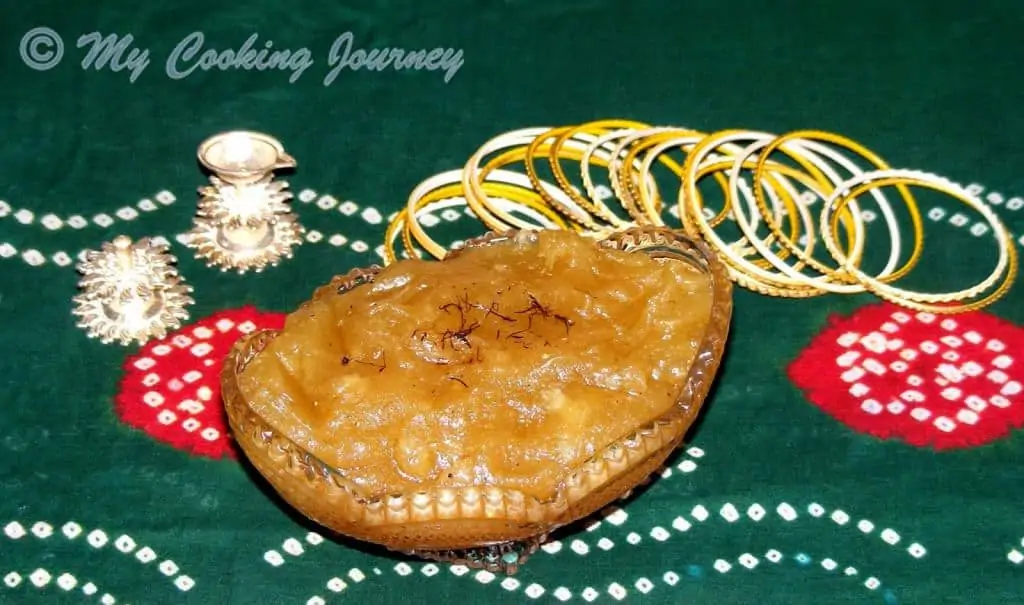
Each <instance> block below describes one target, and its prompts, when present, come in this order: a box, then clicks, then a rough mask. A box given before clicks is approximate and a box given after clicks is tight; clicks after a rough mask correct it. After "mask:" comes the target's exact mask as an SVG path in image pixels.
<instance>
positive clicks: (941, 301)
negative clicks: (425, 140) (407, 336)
mask: <svg viewBox="0 0 1024 605" xmlns="http://www.w3.org/2000/svg"><path fill="white" fill-rule="evenodd" d="M672 151H678V152H682V154H683V156H682V157H683V160H682V161H676V160H674V159H672V158H671V157H670V152H672ZM843 152H845V153H843ZM851 154H852V155H853V156H856V157H858V158H859V159H860V162H859V163H857V162H854V161H853V160H852V159H851V157H850V155H851ZM485 159H486V163H484V162H485ZM565 160H570V161H572V162H577V163H578V164H579V167H580V174H579V176H580V179H581V182H582V187H578V186H575V185H573V184H572V183H570V181H569V178H568V177H567V175H566V172H565V170H564V168H563V161H565ZM542 162H544V163H545V164H546V167H547V170H548V172H550V174H551V175H552V177H551V179H550V180H549V181H545V180H542V179H541V177H540V175H539V174H538V172H539V170H540V169H541V163H542ZM516 163H519V164H521V165H524V166H525V170H522V171H520V172H515V171H512V170H510V169H508V167H509V166H510V165H511V164H516ZM656 163H657V164H658V165H660V166H662V167H664V168H666V169H667V170H668V171H670V172H671V174H672V175H673V180H674V179H676V178H677V179H678V182H679V191H678V195H677V198H676V202H675V204H676V206H675V214H677V215H678V217H679V220H680V221H681V228H682V229H683V231H685V232H686V233H687V234H688V235H690V236H693V237H699V238H701V239H703V240H704V241H706V242H707V243H708V244H710V245H711V246H712V247H713V248H714V249H715V250H716V251H717V252H718V254H719V257H720V258H721V260H722V261H723V262H724V263H725V265H726V266H727V267H728V270H729V275H730V277H731V279H732V280H733V281H735V282H736V283H737V284H738V285H740V286H742V287H744V288H747V289H749V290H752V291H755V292H759V293H762V294H766V295H769V296H779V297H789V298H807V297H811V296H818V295H821V294H826V293H837V294H854V293H860V292H870V293H873V294H874V295H876V296H878V297H880V298H882V299H885V300H888V301H890V302H893V303H895V304H899V305H902V306H904V307H908V308H910V309H914V310H918V311H924V312H932V313H943V314H949V313H960V312H965V311H971V310H975V309H980V308H982V307H985V306H987V305H989V304H991V303H993V302H994V301H996V300H998V299H999V298H1001V297H1002V296H1003V295H1005V294H1006V292H1007V291H1008V290H1009V289H1010V286H1011V285H1012V283H1013V281H1014V278H1015V277H1016V272H1017V252H1016V248H1015V246H1014V242H1013V240H1012V236H1011V234H1010V233H1009V232H1008V231H1007V229H1006V228H1005V227H1004V225H1003V224H1002V222H1001V221H1000V220H999V217H998V216H996V214H995V213H994V212H993V211H992V210H991V208H989V206H988V205H987V204H986V203H985V202H983V201H982V200H980V199H979V198H978V197H977V196H975V195H973V194H971V193H970V192H968V191H967V190H965V189H964V188H963V187H961V186H959V185H957V184H955V183H953V182H951V181H949V180H947V179H944V178H942V177H939V176H936V175H933V174H928V173H925V172H919V171H914V170H900V169H893V168H890V167H889V165H888V164H886V163H885V161H883V160H882V159H881V158H880V157H878V156H877V155H876V154H874V153H873V152H871V151H870V150H868V149H866V148H865V147H863V146H862V145H860V144H858V143H856V142H854V141H851V140H849V139H847V138H845V137H842V136H839V135H836V134H832V133H828V132H822V131H814V130H805V131H797V132H791V133H788V134H785V135H781V136H779V135H774V134H769V133H765V132H756V131H747V130H724V131H720V132H715V133H712V134H705V133H701V132H697V131H694V130H690V129H687V128H677V127H654V126H650V125H647V124H642V123H639V122H632V121H627V120H601V121H596V122H590V123H587V124H582V125H578V126H564V127H558V128H525V129H521V130H515V131H512V132H507V133H504V134H502V135H499V136H497V137H495V138H493V139H491V140H490V141H488V142H487V143H485V144H484V145H483V146H482V147H480V149H478V150H477V151H476V153H474V154H473V156H472V157H471V158H470V159H469V161H468V162H467V163H466V165H465V166H464V167H463V169H462V170H452V171H449V172H445V173H442V174H438V175H436V176H433V177H431V178H429V179H427V180H426V181H424V182H422V183H421V184H420V185H418V186H417V187H416V188H415V189H414V190H413V192H412V194H411V195H410V196H409V200H408V203H407V205H406V207H405V208H404V209H402V211H400V212H398V213H397V214H396V215H394V217H393V220H392V221H391V223H390V224H389V225H388V229H387V233H386V236H385V245H384V248H385V261H386V262H387V263H389V264H390V263H392V262H394V261H395V260H397V258H398V257H397V254H396V250H395V245H396V241H397V240H398V237H399V233H401V240H402V243H403V245H404V247H405V255H406V256H410V257H422V256H423V251H425V252H426V254H429V255H431V256H433V257H436V258H443V257H444V256H445V254H446V253H447V252H448V250H447V249H446V248H445V247H444V246H442V245H440V244H438V243H437V242H435V241H434V240H433V239H431V238H430V236H429V235H427V232H426V231H425V229H424V228H423V226H422V225H421V224H420V219H421V218H422V217H423V216H425V215H427V214H428V213H432V212H436V211H440V210H443V209H446V208H453V207H464V206H468V208H467V210H466V211H467V213H470V214H472V216H475V217H476V218H477V219H479V220H480V221H481V222H482V223H483V224H484V226H485V227H486V228H487V229H488V230H492V231H506V230H509V229H563V230H574V231H576V232H578V233H580V234H582V235H585V236H588V237H595V238H603V237H606V236H607V235H609V234H611V233H613V232H615V231H618V230H621V229H626V228H629V227H633V226H637V225H655V226H665V222H664V216H663V211H664V210H665V209H666V207H667V205H666V202H665V201H664V200H663V199H662V197H661V195H660V193H659V187H658V185H657V183H656V179H655V177H654V174H653V169H654V167H655V164H656ZM865 164H866V165H867V166H868V168H869V169H867V170H865V169H864V168H863V167H862V166H863V165H865ZM592 165H597V166H599V167H602V168H604V169H606V170H607V171H608V173H607V174H608V181H609V182H610V190H611V192H612V193H613V195H612V196H611V197H613V198H614V199H615V200H616V201H617V202H618V206H619V208H618V209H613V208H611V207H609V206H608V205H606V204H605V203H604V201H603V200H604V199H607V198H608V197H609V196H608V194H607V193H605V194H604V195H599V193H600V191H599V187H598V186H597V185H595V183H594V179H593V175H592V174H591V167H592ZM706 177H711V178H712V179H713V180H714V181H715V182H716V183H717V184H718V186H719V187H720V188H721V190H722V192H723V194H724V196H723V197H724V203H723V204H722V208H721V210H719V211H717V212H716V211H714V210H712V209H710V208H708V207H707V206H705V204H704V197H705V194H704V193H703V192H702V190H701V189H700V188H699V187H698V184H699V183H701V182H702V181H704V180H705V178H706ZM551 181H553V182H551ZM748 181H749V182H748ZM911 187H916V188H923V189H930V190H932V191H936V192H939V193H944V194H947V195H949V196H951V197H953V198H955V199H957V200H959V201H961V202H962V203H964V204H966V205H967V206H970V207H971V208H972V209H974V210H975V211H976V212H977V213H978V214H980V215H981V217H982V218H983V219H984V221H985V223H987V225H988V230H990V232H991V233H992V234H993V236H994V237H995V240H996V242H997V244H998V260H997V261H996V263H995V268H994V270H993V271H992V273H991V274H990V275H988V276H987V277H986V278H985V279H984V280H983V281H981V282H979V283H977V284H976V285H974V286H972V287H970V288H967V289H964V290H960V291H957V292H940V293H928V292H917V291H912V290H908V289H904V288H898V287H896V286H894V285H893V284H894V282H896V281H897V280H899V279H900V278H902V277H904V276H905V275H907V274H908V273H909V272H910V271H911V269H913V268H914V266H915V265H917V264H918V261H919V260H920V258H921V254H922V249H923V244H924V222H923V220H922V217H921V212H920V211H919V209H918V206H917V202H916V201H915V199H914V197H913V196H912V194H911V192H910V188H911ZM883 188H893V189H894V192H895V194H896V195H895V196H892V194H891V193H890V195H889V197H887V196H886V194H885V193H883V191H882V190H883ZM605 191H606V192H607V191H608V190H607V189H606V190H605ZM890 197H898V198H899V200H900V201H901V202H902V206H903V211H902V213H901V214H902V217H903V218H902V219H901V218H899V217H898V216H897V213H896V212H895V211H894V208H893V205H892V204H891V203H890ZM862 198H865V199H867V198H869V199H870V200H871V201H872V203H873V204H874V206H875V207H877V210H878V212H880V214H881V218H882V222H884V223H885V225H886V226H887V228H888V230H889V237H890V253H889V256H888V260H887V262H886V263H885V266H884V267H883V268H882V269H881V270H880V271H879V272H877V273H875V274H869V273H867V272H866V271H865V270H863V269H862V260H863V256H864V246H865V218H864V217H865V216H867V215H868V211H865V210H861V208H860V207H859V206H858V200H861V201H862V202H863V199H862ZM819 200H820V201H821V202H823V203H822V204H821V207H820V211H819V212H817V213H816V214H817V216H815V214H814V213H812V211H811V209H810V208H809V206H812V205H814V204H816V203H817V202H818V201H819ZM876 216H877V215H876ZM908 217H909V218H908ZM727 219H728V221H729V223H730V224H734V225H735V226H736V228H737V229H738V230H739V235H738V237H736V238H735V239H733V240H732V241H726V239H723V236H722V235H721V234H720V232H719V231H720V229H719V227H720V226H722V225H723V223H725V221H726V220H727ZM901 222H902V223H903V227H904V229H906V223H908V222H909V228H910V230H912V232H913V239H914V243H913V247H912V248H911V250H910V253H909V257H908V258H906V259H905V260H901V259H903V257H904V256H905V255H904V254H903V253H902V252H903V246H902V241H901ZM841 236H842V237H841ZM819 242H820V244H822V246H819V245H818V244H819ZM841 242H843V243H841ZM417 244H418V246H417ZM821 247H824V249H825V250H826V251H827V257H828V258H827V259H825V260H822V259H821V258H815V257H814V252H815V250H818V251H819V252H820V250H821ZM421 249H422V250H421ZM819 256H821V255H820V254H819Z"/></svg>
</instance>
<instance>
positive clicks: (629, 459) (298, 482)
mask: <svg viewBox="0 0 1024 605" xmlns="http://www.w3.org/2000/svg"><path fill="white" fill-rule="evenodd" d="M513 236H515V232H506V233H488V234H487V235H485V236H483V237H481V238H478V239H475V240H470V241H468V242H466V244H465V246H464V248H462V249H460V250H455V251H452V252H451V253H449V255H448V257H447V258H452V257H454V256H457V255H458V254H460V253H461V251H462V250H464V249H465V248H471V247H475V246H488V245H491V244H494V243H496V242H501V241H504V240H506V239H507V238H510V237H513ZM597 245H600V246H605V247H609V248H617V249H620V250H625V251H628V252H634V253H641V254H648V255H650V256H651V257H654V258H658V259H664V260H665V261H667V262H686V263H690V264H691V265H692V266H694V267H697V268H698V269H699V270H701V271H703V272H705V273H706V274H707V275H708V277H709V278H710V284H711V288H712V296H713V301H712V306H711V315H710V318H709V320H708V322H707V326H706V329H705V332H704V335H703V339H702V342H701V344H700V347H699V349H698V353H697V355H696V357H695V358H694V361H693V364H692V366H691V367H690V369H689V372H688V374H687V375H686V376H685V378H684V379H682V380H681V382H680V384H679V395H678V398H677V403H676V405H674V406H673V407H672V408H670V409H669V410H668V411H666V412H665V413H664V414H662V415H661V416H660V417H658V418H656V419H655V420H653V421H651V422H649V423H647V424H645V425H643V426H637V427H635V429H634V430H632V431H631V432H630V433H629V434H628V435H625V436H623V437H622V438H621V439H619V440H618V441H616V442H614V443H612V444H610V445H608V446H607V447H606V448H605V449H604V450H603V451H600V452H598V453H597V454H596V455H594V456H593V457H592V458H590V459H588V460H587V461H586V462H584V463H583V464H581V465H580V466H579V467H577V468H575V469H573V471H572V472H569V473H567V474H566V475H565V477H564V479H563V480H562V481H561V484H560V486H559V488H558V489H557V490H556V491H555V493H554V495H553V496H552V497H550V498H547V499H544V500H539V499H536V498H534V497H531V496H527V495H525V494H523V493H521V492H519V491H516V490H511V489H504V488H501V487H497V486H487V485H481V486H477V487H468V488H462V489H451V488H444V489H440V488H439V489H435V490H431V491H409V492H406V493H396V494H390V495H388V496H385V497H371V496H368V495H366V494H363V493H360V489H359V487H358V486H356V485H355V484H354V483H352V482H351V481H349V480H348V479H346V477H345V473H344V471H343V470H341V469H338V468H333V467H331V466H330V465H328V464H326V463H324V462H322V461H321V460H319V459H318V458H317V457H316V456H314V455H313V454H311V453H310V452H308V451H306V450H305V449H304V448H302V447H300V446H299V445H297V444H296V443H294V442H293V441H292V440H290V439H289V438H288V437H287V436H285V435H284V434H282V433H281V432H280V431H278V430H277V429H275V427H273V426H272V425H271V424H270V423H268V422H267V421H266V420H264V419H263V418H261V417H260V416H259V415H258V414H257V413H255V412H254V411H253V410H252V408H251V407H250V405H249V402H248V401H247V400H246V398H245V396H244V395H243V394H242V392H241V390H240V388H239V385H238V376H239V375H241V374H242V373H244V372H245V369H246V366H247V365H248V364H249V363H250V362H251V361H252V360H253V359H254V358H255V357H256V356H257V355H259V354H260V352H261V351H262V350H263V349H264V348H265V347H266V346H267V344H268V343H270V342H271V341H272V340H273V339H274V337H275V336H276V334H277V332H276V331H273V330H263V331H259V332H254V333H253V334H250V335H248V336H246V337H243V338H242V339H241V340H239V341H238V342H237V343H236V344H235V346H234V348H233V349H232V351H231V353H230V354H229V356H228V358H227V360H226V362H225V365H224V368H223V371H222V375H221V381H222V391H223V397H224V405H225V407H226V410H227V416H228V421H229V424H230V426H231V429H232V431H233V434H234V437H235V439H236V440H237V442H238V444H239V446H240V447H241V449H242V451H243V452H244V453H245V455H246V457H247V458H248V459H249V461H250V462H251V463H252V465H253V466H254V467H255V468H256V470H257V471H258V472H259V473H260V474H261V475H262V476H263V477H264V478H265V479H266V480H267V481H268V482H269V483H270V484H271V485H272V486H273V488H274V489H275V490H276V491H277V492H278V493H279V494H280V495H281V497H282V498H283V499H284V500H285V501H286V502H288V503H289V504H290V505H291V506H293V507H294V508H295V509H297V510H298V511H299V512H301V513H302V514H303V515H305V516H306V517H308V518H310V519H311V520H313V521H315V522H316V523H318V524H320V525H323V526H324V527H326V528H328V529H330V530H332V531H334V532H337V533H338V534H341V535H343V536H347V537H350V538H355V539H357V540H361V541H365V542H370V543H374V544H378V545H381V546H384V547H385V548H388V549H390V550H392V551H397V552H401V553H405V554H411V555H414V556H418V557H421V558H426V559H432V560H437V561H447V562H452V563H459V564H463V565H467V566H469V567H472V568H477V569H487V570H489V571H492V572H503V573H507V574H511V573H515V571H516V569H517V568H518V566H519V565H521V564H522V563H523V562H524V561H525V560H526V558H527V557H528V556H529V555H531V554H532V553H534V552H535V551H536V549H537V548H538V547H539V546H540V545H541V544H542V543H543V542H544V540H546V539H547V536H548V534H549V533H550V532H552V531H553V530H555V529H557V528H559V527H563V526H565V525H567V524H569V523H572V522H574V521H577V520H579V519H582V518H584V517H587V516H589V515H591V514H593V513H594V512H596V511H598V510H600V509H601V508H603V507H605V506H606V505H607V504H609V503H610V502H613V501H615V500H617V499H620V498H623V497H625V496H627V495H628V494H629V493H630V492H631V491H632V489H633V488H634V487H636V486H637V485H638V484H640V483H641V482H642V481H644V480H645V479H646V478H647V477H648V476H649V475H650V474H651V473H652V472H654V471H655V470H657V469H658V468H659V467H660V466H661V465H662V464H663V463H664V461H665V459H666V458H667V457H668V456H669V455H670V454H671V453H672V452H673V451H674V450H675V449H676V448H678V447H679V445H680V444H681V443H682V440H683V437H684V435H685V434H686V432H687V429H689V427H690V425H691V424H692V423H693V421H694V419H695V418H696V416H697V413H698V411H699V410H700V408H701V405H702V404H703V402H704V399H705V397H706V396H707V393H708V390H709V388H710V386H711V383H712V381H713V380H714V376H715V374H716V372H717V370H718V365H719V362H720V360H721V357H722V352H723V349H724V347H725V341H726V339H727V337H728V332H729V323H730V319H731V316H732V285H731V282H730V281H729V279H728V277H727V275H726V271H725V268H724V266H723V265H722V264H721V263H720V262H719V261H718V259H717V258H716V257H715V255H714V253H713V252H712V251H711V250H710V249H709V248H708V247H707V245H705V244H704V243H703V242H699V241H696V240H693V239H690V238H689V237H687V236H685V235H682V234H680V233H678V232H675V231H672V230H670V229H665V228H658V227H637V228H632V229H628V230H625V231H621V232H618V233H616V234H614V235H612V236H610V237H608V238H606V239H603V240H600V241H599V242H598V243H597ZM447 258H446V260H447ZM440 262H445V261H444V260H442V261H440ZM380 270H381V268H380V267H376V266H373V267H369V268H365V269H356V270H354V271H351V272H350V273H348V274H347V275H344V276H339V277H335V278H334V279H333V280H332V281H331V282H330V284H328V285H326V286H323V287H321V288H319V289H318V290H317V291H316V293H315V294H314V299H317V298H319V297H322V296H337V295H339V294H343V293H344V292H346V291H348V290H351V289H353V288H357V287H359V286H360V285H361V284H365V283H368V282H372V281H373V280H374V277H375V276H376V274H377V273H378V272H379V271H380Z"/></svg>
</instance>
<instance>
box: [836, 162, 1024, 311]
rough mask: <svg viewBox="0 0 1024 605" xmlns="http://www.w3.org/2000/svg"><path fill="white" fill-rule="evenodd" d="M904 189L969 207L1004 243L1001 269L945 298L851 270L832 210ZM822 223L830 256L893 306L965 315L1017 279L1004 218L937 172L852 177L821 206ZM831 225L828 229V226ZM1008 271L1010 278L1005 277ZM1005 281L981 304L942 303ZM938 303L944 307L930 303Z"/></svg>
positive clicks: (1002, 292) (984, 303)
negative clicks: (874, 192)
mask: <svg viewBox="0 0 1024 605" xmlns="http://www.w3.org/2000/svg"><path fill="white" fill-rule="evenodd" d="M894 185H895V186H903V187H905V186H906V185H911V186H915V187H922V188H925V189H931V190H933V191H938V192H940V193H945V194H947V195H949V196H950V197H953V198H955V199H957V200H959V201H961V202H963V203H964V204H966V205H967V206H970V207H971V208H973V209H974V210H976V211H977V212H978V213H979V214H981V215H982V216H983V217H984V218H985V221H986V222H987V223H988V225H989V227H991V229H992V231H993V234H994V235H995V237H996V241H997V243H998V244H999V261H998V262H997V263H996V268H995V270H993V272H992V273H991V274H990V275H989V276H988V277H987V278H985V279H984V280H982V281H981V282H979V283H978V284H977V285H975V286H972V287H970V288H966V289H964V290H959V291H956V292H945V293H940V294H932V293H924V292H913V291H910V290H905V289H903V288H897V287H895V286H891V285H888V284H886V283H883V282H882V281H880V280H878V279H875V278H872V277H871V276H869V275H867V274H865V273H864V272H863V271H860V270H859V269H857V268H855V267H853V266H852V264H851V263H850V262H849V259H847V258H846V257H845V256H844V255H843V254H842V253H841V252H840V251H839V248H838V246H836V245H835V244H836V242H835V240H834V238H833V237H832V233H831V230H830V229H831V227H830V226H831V222H830V221H829V220H828V218H829V216H828V215H829V214H830V213H831V212H833V206H834V207H836V208H841V207H842V206H844V205H845V204H848V203H849V201H850V200H852V199H855V198H856V197H858V196H860V195H863V193H864V192H865V191H868V190H870V189H874V188H878V187H886V186H894ZM821 224H822V226H823V227H824V229H823V230H822V239H823V240H824V243H825V246H826V248H828V250H829V253H831V254H832V255H833V258H835V259H836V261H837V262H838V263H840V264H841V265H843V268H844V270H846V271H848V272H850V274H851V275H853V277H855V278H856V279H857V280H858V281H860V282H861V283H863V284H864V286H865V288H866V289H868V290H869V291H871V292H872V293H874V294H876V295H877V296H879V297H880V298H883V299H885V300H888V301H890V302H893V303H896V304H900V305H903V306H906V307H909V308H912V309H917V310H921V311H927V312H933V313H945V314H949V313H962V312H965V311H973V310H976V309H980V308H982V307H985V306H988V305H990V304H992V303H993V302H995V301H996V300H998V299H999V298H1001V297H1002V296H1004V295H1005V294H1006V293H1007V292H1008V291H1009V289H1010V287H1011V286H1012V285H1013V282H1014V280H1015V279H1016V272H1017V250H1016V247H1015V246H1014V242H1013V239H1012V236H1011V235H1010V234H1009V232H1008V231H1007V230H1006V227H1005V226H1004V225H1003V224H1002V221H1000V220H999V217H998V216H997V215H996V213H995V212H993V211H992V209H991V208H989V207H988V205H987V204H985V202H983V201H981V200H980V199H978V198H977V197H975V196H973V195H971V194H970V193H969V192H968V191H967V190H965V189H964V188H962V187H960V186H959V185H956V184H954V183H952V182H950V181H949V180H948V179H945V178H943V177H939V176H936V175H933V174H928V173H924V172H919V171H915V170H893V169H888V170H877V171H873V172H868V173H865V174H862V175H858V176H856V177H854V178H852V179H849V180H848V181H846V182H845V183H843V184H841V185H840V186H839V187H838V188H837V189H836V191H835V192H834V193H833V194H832V195H831V196H830V197H829V198H828V199H827V200H826V204H825V206H824V207H823V208H822V216H821ZM826 225H828V226H826ZM1004 273H1005V277H1003V274H1004ZM1000 278H1002V280H1003V281H1002V282H1001V283H1000V284H999V285H998V286H997V287H996V289H995V290H994V291H992V292H991V293H989V294H988V295H986V296H984V297H983V298H981V299H980V300H976V301H973V302H969V303H962V304H959V305H950V304H942V303H955V302H959V301H963V300H964V299H968V298H973V297H975V296H978V295H980V294H981V293H983V292H985V291H986V290H989V289H990V288H992V287H993V286H994V285H996V282H998V281H999V280H1000ZM930 303H939V304H930Z"/></svg>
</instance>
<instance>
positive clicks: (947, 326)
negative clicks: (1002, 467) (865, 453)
mask: <svg viewBox="0 0 1024 605" xmlns="http://www.w3.org/2000/svg"><path fill="white" fill-rule="evenodd" d="M1022 354H1024V329H1022V328H1020V327H1018V326H1015V325H1013V324H1011V323H1009V322H1007V321H1005V320H1003V319H1000V318H998V317H995V316H994V315H990V314H987V313H984V312H980V311H976V312H972V313H964V314H961V315H952V316H937V315H933V314H930V313H916V312H913V311H908V310H907V309H904V308H902V307H898V306H896V305H892V304H889V303H883V304H873V305H868V306H866V307H864V308H862V309H859V310H858V311H856V312H855V313H854V314H852V315H851V316H849V317H833V318H831V320H830V325H829V327H828V328H826V329H825V330H824V331H823V332H822V333H821V334H819V335H818V336H817V337H816V338H815V339H814V341H813V342H812V343H811V344H810V346H808V347H807V348H806V349H804V351H803V352H802V353H801V354H800V356H799V357H798V358H797V359H796V360H795V361H794V362H793V363H792V364H791V365H790V366H789V376H790V378H791V379H792V380H793V382H795V383H796V385H797V386H799V387H800V388H801V389H803V390H804V391H805V392H806V393H807V396H808V397H809V398H810V400H811V401H812V402H814V404H815V405H817V406H818V407H820V408H822V409H823V410H825V411H826V412H827V413H829V414H831V415H832V416H833V417H835V418H836V419H838V420H840V421H841V422H843V423H844V424H846V425H847V426H849V427H850V428H852V429H854V430H857V431H862V432H864V433H869V434H871V435H874V436H876V437H879V438H883V439H889V438H897V439H902V440H904V441H906V442H907V443H910V444H912V445H915V446H918V447H924V446H932V447H934V448H935V449H938V450H944V449H952V448H964V447H972V446H978V445H982V444H985V443H989V442H991V441H994V440H995V439H998V438H1000V437H1004V436H1005V435H1007V434H1008V433H1009V432H1010V431H1011V430H1013V429H1015V428H1020V427H1022V426H1024V398H1022V395H1021V390H1022V389H1021V383H1022V382H1024V376H1022V369H1021V363H1020V361H1019V360H1017V359H1016V357H1017V356H1020V355H1022Z"/></svg>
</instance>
